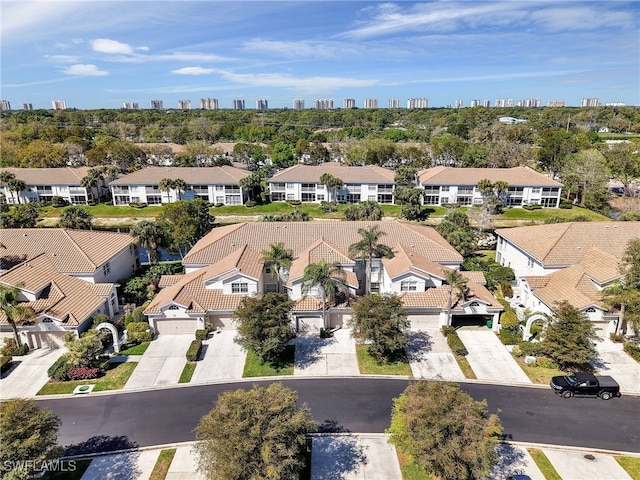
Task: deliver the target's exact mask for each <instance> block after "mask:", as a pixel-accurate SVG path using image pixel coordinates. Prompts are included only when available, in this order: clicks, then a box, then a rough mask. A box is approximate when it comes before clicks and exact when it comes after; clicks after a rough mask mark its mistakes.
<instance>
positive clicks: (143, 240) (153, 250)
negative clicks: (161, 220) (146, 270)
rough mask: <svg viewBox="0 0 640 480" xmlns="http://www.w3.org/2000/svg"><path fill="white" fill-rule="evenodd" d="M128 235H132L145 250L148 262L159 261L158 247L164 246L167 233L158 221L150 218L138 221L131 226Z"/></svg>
mask: <svg viewBox="0 0 640 480" xmlns="http://www.w3.org/2000/svg"><path fill="white" fill-rule="evenodd" d="M129 235H131V236H132V237H133V241H134V242H135V243H136V245H139V246H140V247H142V248H144V249H145V250H146V251H147V255H148V257H149V263H150V264H155V263H158V262H159V261H160V249H161V248H162V247H164V246H166V243H167V234H166V232H165V231H164V229H163V228H162V227H161V226H160V225H159V224H158V223H156V222H152V221H150V220H143V221H141V222H138V223H136V224H135V225H134V226H133V227H131V230H129Z"/></svg>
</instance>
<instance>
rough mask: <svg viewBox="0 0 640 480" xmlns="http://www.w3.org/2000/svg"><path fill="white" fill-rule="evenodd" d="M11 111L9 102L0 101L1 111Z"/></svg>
mask: <svg viewBox="0 0 640 480" xmlns="http://www.w3.org/2000/svg"><path fill="white" fill-rule="evenodd" d="M9 110H11V104H10V103H9V100H0V111H3V112H4V111H9Z"/></svg>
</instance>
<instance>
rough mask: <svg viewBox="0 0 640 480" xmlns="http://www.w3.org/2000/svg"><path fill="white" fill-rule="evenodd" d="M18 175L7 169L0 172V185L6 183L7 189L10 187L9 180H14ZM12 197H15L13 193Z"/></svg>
mask: <svg viewBox="0 0 640 480" xmlns="http://www.w3.org/2000/svg"><path fill="white" fill-rule="evenodd" d="M15 178H16V175H15V174H14V173H13V172H8V171H7V170H3V171H1V172H0V185H5V186H6V187H7V190H10V189H9V182H10V181H11V180H14V179H15ZM11 198H13V193H11Z"/></svg>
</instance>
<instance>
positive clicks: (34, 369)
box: [0, 347, 67, 400]
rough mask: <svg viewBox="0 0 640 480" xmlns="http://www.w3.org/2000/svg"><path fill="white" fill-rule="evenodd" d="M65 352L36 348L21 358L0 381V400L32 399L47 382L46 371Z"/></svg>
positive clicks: (62, 350) (14, 358)
mask: <svg viewBox="0 0 640 480" xmlns="http://www.w3.org/2000/svg"><path fill="white" fill-rule="evenodd" d="M66 351H67V349H66V348H64V347H61V348H38V349H36V350H31V351H30V352H29V353H28V354H27V355H24V356H22V357H13V363H14V364H16V366H14V367H13V368H12V369H11V370H10V371H9V372H7V373H5V374H4V375H3V376H2V379H1V380H0V400H7V399H9V398H27V397H33V396H35V394H36V393H38V390H40V389H41V388H42V386H43V385H44V384H45V383H47V382H48V381H49V375H47V369H48V368H49V367H50V366H51V365H53V363H54V362H55V361H56V360H58V358H60V356H61V355H62V354H63V353H65V352H66Z"/></svg>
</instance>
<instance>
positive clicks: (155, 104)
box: [150, 100, 164, 110]
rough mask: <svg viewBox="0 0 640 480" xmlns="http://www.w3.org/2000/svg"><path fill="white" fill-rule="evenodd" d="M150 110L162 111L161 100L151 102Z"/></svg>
mask: <svg viewBox="0 0 640 480" xmlns="http://www.w3.org/2000/svg"><path fill="white" fill-rule="evenodd" d="M150 105H151V110H164V103H163V102H162V100H151V102H150Z"/></svg>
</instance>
